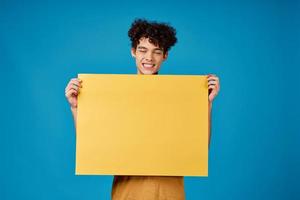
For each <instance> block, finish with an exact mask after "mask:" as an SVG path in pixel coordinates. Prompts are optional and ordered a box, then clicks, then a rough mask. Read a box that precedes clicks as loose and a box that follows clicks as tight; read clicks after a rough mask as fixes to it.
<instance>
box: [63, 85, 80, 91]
mask: <svg viewBox="0 0 300 200" xmlns="http://www.w3.org/2000/svg"><path fill="white" fill-rule="evenodd" d="M71 88H73V89H74V90H76V91H77V90H78V86H76V85H74V84H70V85H69V86H68V87H67V88H66V90H65V92H67V91H68V90H70V89H71Z"/></svg>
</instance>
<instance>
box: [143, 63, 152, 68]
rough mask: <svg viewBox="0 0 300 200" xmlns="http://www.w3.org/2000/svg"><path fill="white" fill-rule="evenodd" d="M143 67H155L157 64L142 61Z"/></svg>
mask: <svg viewBox="0 0 300 200" xmlns="http://www.w3.org/2000/svg"><path fill="white" fill-rule="evenodd" d="M142 65H143V67H144V68H146V69H149V68H153V67H154V66H155V64H148V63H142Z"/></svg>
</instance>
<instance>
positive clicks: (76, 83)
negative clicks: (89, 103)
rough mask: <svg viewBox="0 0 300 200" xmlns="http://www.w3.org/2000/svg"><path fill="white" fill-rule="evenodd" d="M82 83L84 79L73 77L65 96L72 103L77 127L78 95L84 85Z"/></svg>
mask: <svg viewBox="0 0 300 200" xmlns="http://www.w3.org/2000/svg"><path fill="white" fill-rule="evenodd" d="M81 83H82V80H80V79H78V78H72V79H71V80H70V81H69V83H68V85H67V87H66V89H65V96H66V98H67V100H68V102H69V104H70V108H71V112H72V115H73V119H74V125H75V129H76V125H77V96H78V94H79V89H80V88H81V87H82V85H81ZM75 133H76V131H75Z"/></svg>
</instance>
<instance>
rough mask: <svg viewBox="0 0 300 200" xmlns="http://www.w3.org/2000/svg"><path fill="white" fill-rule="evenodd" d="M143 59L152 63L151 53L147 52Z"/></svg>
mask: <svg viewBox="0 0 300 200" xmlns="http://www.w3.org/2000/svg"><path fill="white" fill-rule="evenodd" d="M145 59H146V60H147V61H152V59H153V58H152V53H151V52H147V53H146V54H145Z"/></svg>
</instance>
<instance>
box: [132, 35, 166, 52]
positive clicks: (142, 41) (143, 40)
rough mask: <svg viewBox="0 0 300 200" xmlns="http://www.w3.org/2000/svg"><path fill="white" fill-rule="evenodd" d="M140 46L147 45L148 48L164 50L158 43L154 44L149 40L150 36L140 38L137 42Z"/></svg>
mask: <svg viewBox="0 0 300 200" xmlns="http://www.w3.org/2000/svg"><path fill="white" fill-rule="evenodd" d="M139 47H146V48H147V49H160V50H162V49H161V48H160V47H159V46H158V45H154V44H152V43H151V42H150V41H149V38H144V37H142V38H141V39H139V43H138V44H137V48H139Z"/></svg>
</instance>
